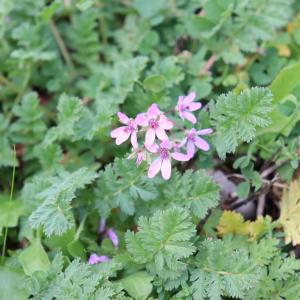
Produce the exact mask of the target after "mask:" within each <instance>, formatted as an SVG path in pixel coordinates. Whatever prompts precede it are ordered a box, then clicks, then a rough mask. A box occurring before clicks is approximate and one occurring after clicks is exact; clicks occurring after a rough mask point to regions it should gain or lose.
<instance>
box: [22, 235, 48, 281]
mask: <svg viewBox="0 0 300 300" xmlns="http://www.w3.org/2000/svg"><path fill="white" fill-rule="evenodd" d="M18 258H19V261H20V263H21V265H22V267H23V270H24V272H25V274H26V275H29V276H30V275H32V274H33V273H34V272H36V271H44V272H46V271H47V270H48V269H49V267H50V261H49V258H48V255H47V253H46V251H45V250H44V248H43V246H42V245H41V242H40V241H39V240H35V241H34V242H33V243H32V244H31V245H30V246H29V247H27V248H26V249H25V250H23V251H22V252H21V253H20V255H19V257H18Z"/></svg>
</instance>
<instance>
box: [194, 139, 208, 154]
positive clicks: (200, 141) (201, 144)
mask: <svg viewBox="0 0 300 300" xmlns="http://www.w3.org/2000/svg"><path fill="white" fill-rule="evenodd" d="M195 145H196V146H197V147H198V148H199V149H201V150H203V151H208V150H209V148H210V146H209V144H208V142H207V141H205V140H204V139H202V138H200V137H198V136H196V137H195Z"/></svg>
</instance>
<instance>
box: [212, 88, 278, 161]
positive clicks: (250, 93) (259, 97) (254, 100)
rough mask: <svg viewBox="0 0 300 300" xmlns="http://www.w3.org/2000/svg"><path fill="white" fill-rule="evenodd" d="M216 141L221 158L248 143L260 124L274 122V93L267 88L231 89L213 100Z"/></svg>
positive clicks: (264, 124) (265, 124)
mask: <svg viewBox="0 0 300 300" xmlns="http://www.w3.org/2000/svg"><path fill="white" fill-rule="evenodd" d="M210 111H211V118H212V124H213V125H214V126H215V128H216V136H215V138H214V142H215V144H216V147H217V151H218V154H219V155H220V157H221V158H223V159H224V158H225V157H226V153H232V152H234V151H235V149H236V147H237V146H238V145H239V144H240V143H241V142H247V143H249V142H250V141H251V140H252V139H253V138H254V137H255V135H256V133H257V128H259V127H261V128H263V127H266V126H268V125H270V124H271V119H270V112H271V111H272V94H271V92H270V91H269V90H268V89H265V88H257V87H256V88H252V89H249V90H245V91H243V92H242V93H241V94H239V95H236V94H234V93H232V92H230V93H228V94H226V95H221V96H219V97H218V98H217V100H216V102H210Z"/></svg>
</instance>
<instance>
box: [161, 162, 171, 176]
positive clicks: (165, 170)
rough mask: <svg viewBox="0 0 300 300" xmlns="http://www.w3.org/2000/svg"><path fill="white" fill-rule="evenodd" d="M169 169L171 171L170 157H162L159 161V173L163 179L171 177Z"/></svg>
mask: <svg viewBox="0 0 300 300" xmlns="http://www.w3.org/2000/svg"><path fill="white" fill-rule="evenodd" d="M171 171H172V166H171V160H170V158H167V159H163V161H162V163H161V175H162V177H163V179H165V180H168V179H170V177H171Z"/></svg>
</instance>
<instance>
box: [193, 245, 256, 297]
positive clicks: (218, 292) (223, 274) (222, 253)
mask: <svg viewBox="0 0 300 300" xmlns="http://www.w3.org/2000/svg"><path fill="white" fill-rule="evenodd" d="M195 265H196V268H195V269H194V270H192V274H191V281H192V283H193V284H192V289H193V290H194V293H193V295H194V298H195V299H205V298H206V297H208V298H209V299H212V300H218V299H222V298H221V296H229V297H233V298H244V296H245V294H246V293H247V291H248V290H250V289H252V288H253V287H255V285H256V284H257V282H258V281H259V279H260V274H259V270H258V269H257V267H256V266H255V264H254V262H253V261H252V260H251V259H249V257H248V254H247V252H246V251H243V250H235V251H233V252H232V249H230V248H228V247H226V246H225V244H224V242H222V241H210V240H207V241H205V242H204V243H203V244H202V246H201V247H200V248H199V254H198V255H197V256H196V260H195Z"/></svg>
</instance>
